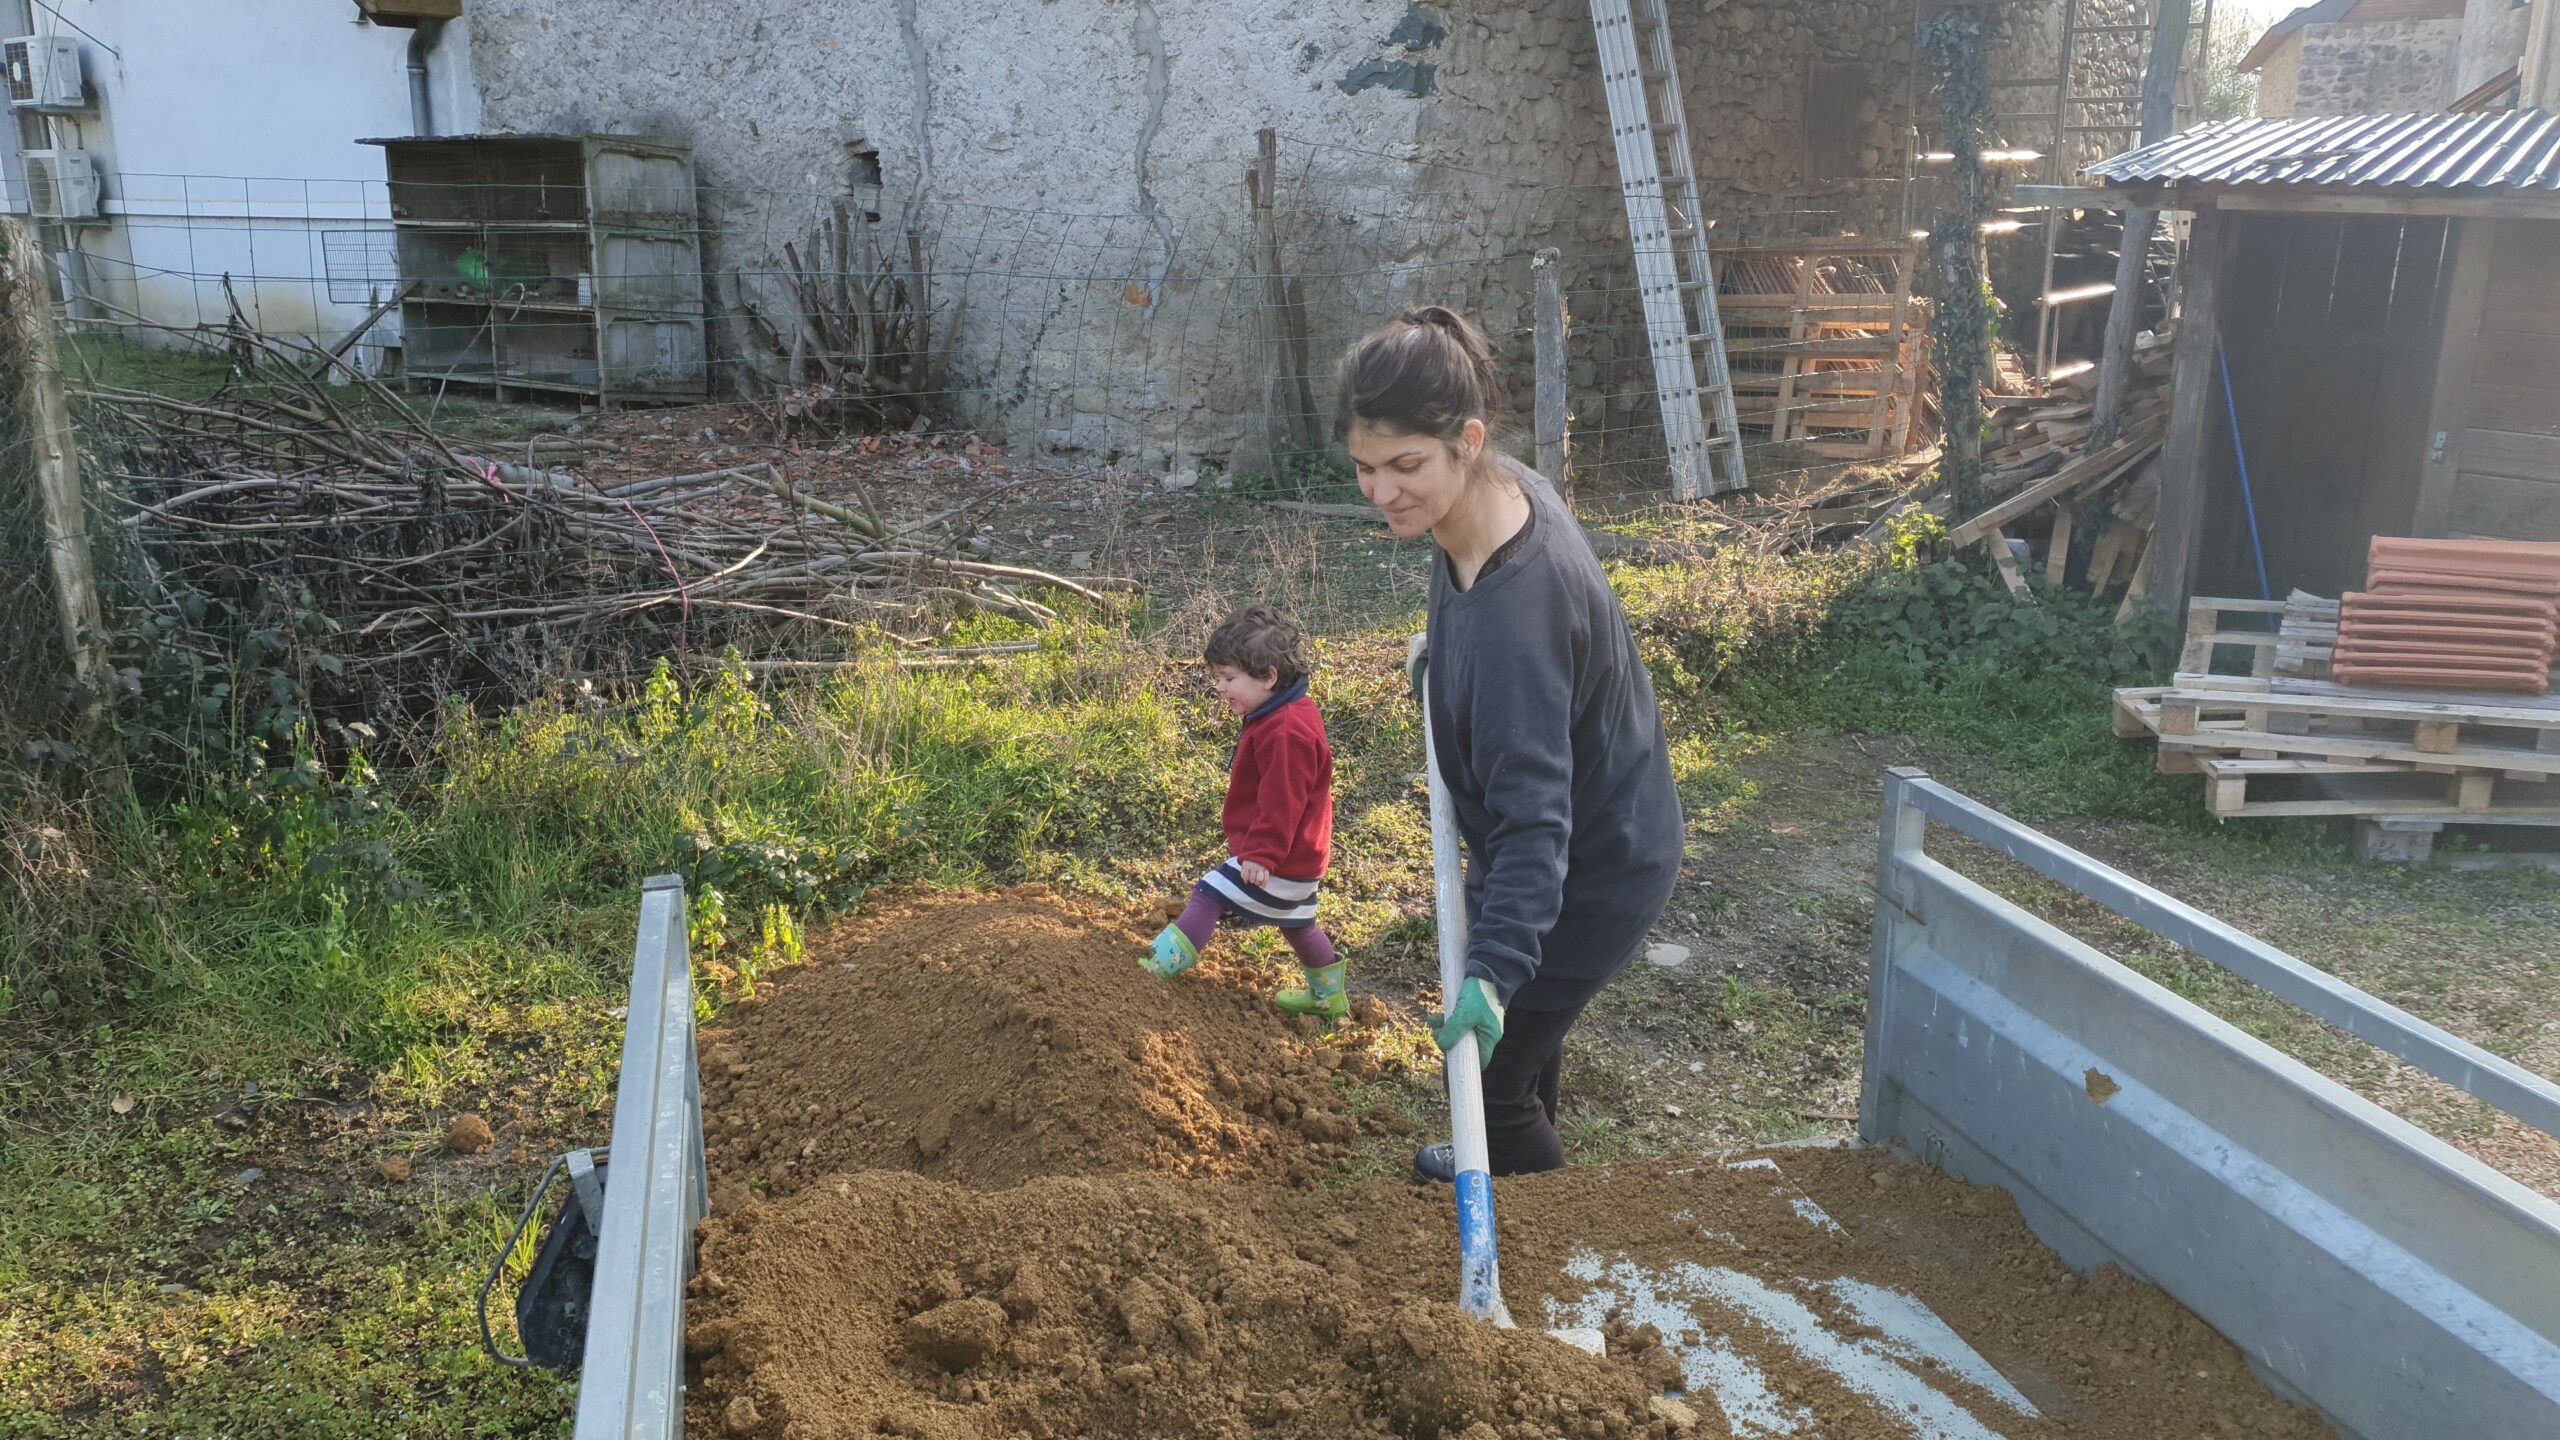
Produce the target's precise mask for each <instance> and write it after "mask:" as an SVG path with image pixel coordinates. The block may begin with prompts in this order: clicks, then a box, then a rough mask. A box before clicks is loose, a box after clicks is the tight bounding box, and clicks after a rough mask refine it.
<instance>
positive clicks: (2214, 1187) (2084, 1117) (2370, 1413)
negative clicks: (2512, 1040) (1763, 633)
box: [1858, 770, 2560, 1440]
mask: <svg viewBox="0 0 2560 1440" xmlns="http://www.w3.org/2000/svg"><path fill="white" fill-rule="evenodd" d="M1933 824H1935V825H1939V826H1943V827H1945V828H1946V829H1948V830H1951V831H1953V832H1955V833H1957V834H1959V835H1962V836H1964V837H1966V838H1968V839H1970V840H1973V841H1976V842H1978V843H1980V844H1982V845H1985V846H1988V847H1989V848H1991V849H1992V850H1995V851H1997V852H1999V853H2000V854H2002V855H2005V856H2007V857H2009V858H2010V859H2012V860H2015V861H2017V862H2019V863H2020V864H2023V865H2025V866H2027V867H2028V868H2029V869H2032V870H2034V871H2035V872H2037V873H2038V874H2040V875H2043V876H2044V877H2046V878H2047V879H2049V880H2053V881H2056V882H2058V883H2060V884H2062V885H2065V886H2067V887H2069V888H2070V889H2072V890H2073V891H2076V892H2077V893H2079V894H2081V895H2084V896H2086V897H2088V898H2089V899H2091V900H2093V901H2095V902H2097V903H2098V904H2100V905H2102V906H2105V907H2106V908H2107V909H2109V910H2112V911H2114V912H2115V913H2117V914H2118V915H2121V916H2124V917H2125V918H2127V919H2129V920H2132V921H2134V922H2135V923H2137V924H2139V925H2142V926H2143V927H2145V928H2146V929H2149V930H2150V931H2152V932H2153V933H2154V934H2157V935H2159V936H2161V937H2163V938H2164V939H2167V940H2170V941H2172V942H2173V943H2176V944H2178V945H2180V946H2183V947H2185V948H2186V949H2187V950H2189V951H2191V952H2193V953H2194V954H2195V955H2197V956H2199V957H2201V958H2203V959H2206V960H2209V961H2212V962H2213V963H2215V964H2217V965H2220V966H2222V967H2224V968H2225V969H2227V970H2229V971H2231V972H2232V973H2233V974H2236V975H2238V976H2240V977H2242V978H2243V979H2246V980H2248V981H2250V982H2251V983H2253V984H2256V985H2259V986H2261V987H2263V988H2264V989H2266V990H2268V991H2270V992H2271V993H2273V994H2276V995H2278V996H2281V997H2282V998H2284V999H2286V1000H2288V1001H2290V1002H2292V1003H2293V1004H2296V1005H2298V1006H2300V1007H2302V1008H2303V1009H2304V1010H2307V1011H2309V1012H2310V1013H2311V1014H2313V1015H2316V1016H2318V1017H2319V1018H2320V1019H2322V1020H2325V1021H2327V1022H2329V1023H2330V1024H2333V1025H2336V1026H2338V1027H2339V1028H2340V1029H2343V1030H2346V1031H2348V1032H2349V1033H2351V1034H2354V1035H2356V1036H2358V1037H2360V1038H2362V1039H2365V1040H2367V1041H2370V1042H2371V1043H2373V1044H2374V1045H2376V1046H2378V1047H2380V1048H2382V1049H2384V1050H2386V1051H2388V1052H2390V1053H2391V1054H2394V1055H2397V1056H2399V1057H2401V1058H2402V1059H2404V1060H2407V1061H2408V1062H2409V1063H2411V1064H2413V1065H2416V1066H2418V1067H2419V1068H2421V1069H2424V1070H2426V1071H2428V1072H2429V1073H2431V1074H2434V1075H2436V1076H2438V1077H2439V1078H2441V1079H2443V1080H2445V1081H2446V1082H2448V1083H2450V1084H2453V1085H2456V1086H2459V1087H2460V1088H2461V1089H2463V1090H2465V1091H2467V1092H2469V1093H2470V1094H2472V1095H2474V1096H2477V1097H2479V1098H2480V1099H2482V1100H2485V1101H2488V1102H2489V1103H2490V1104H2492V1105H2495V1106H2497V1107H2498V1108H2499V1109H2501V1110H2504V1111H2506V1112H2507V1113H2508V1114H2510V1115H2514V1116H2516V1117H2517V1118H2518V1119H2521V1120H2524V1121H2525V1122H2527V1123H2528V1124H2531V1125H2534V1126H2536V1127H2537V1128H2540V1129H2542V1130H2545V1131H2551V1132H2554V1133H2560V1087H2555V1086H2554V1085H2553V1084H2552V1083H2551V1082H2550V1081H2548V1080H2545V1079H2542V1078H2540V1077H2537V1076H2535V1075H2532V1074H2530V1073H2528V1072H2527V1071H2525V1070H2523V1069H2522V1068H2520V1067H2518V1066H2516V1065H2513V1064H2510V1063H2508V1062H2507V1061H2504V1060H2501V1059H2499V1058H2498V1057H2496V1056H2494V1055H2490V1054H2488V1053H2487V1052H2485V1051H2483V1050H2481V1049H2480V1048H2479V1047H2477V1046H2474V1045H2470V1044H2467V1043H2466V1042H2464V1041H2462V1040H2459V1039H2456V1038H2455V1037H2453V1036H2451V1035H2448V1034H2446V1033H2445V1032H2444V1031H2442V1030H2440V1029H2438V1028H2436V1027H2435V1026H2433V1025H2429V1024H2427V1023H2426V1022H2425V1021H2423V1020H2420V1019H2418V1018H2417V1017H2415V1016H2412V1015H2409V1014H2407V1013H2406V1012H2404V1011H2401V1010H2399V1009H2397V1008H2395V1007H2393V1006H2391V1005H2388V1004H2385V1003H2384V1002H2382V1001H2380V1000H2377V999H2375V998H2374V997H2372V996H2370V995H2367V994H2365V993H2364V992H2363V991H2360V990H2358V989H2356V988H2355V987H2353V986H2351V985H2348V984H2346V983H2345V982H2344V981H2341V980H2339V979H2337V978H2336V977H2335V976H2332V975H2329V974H2327V973H2325V972H2323V971H2320V970H2318V969H2316V968H2314V967H2313V966H2310V965H2307V964H2305V963H2303V962H2302V961H2300V960H2298V959H2296V958H2294V957H2293V956H2291V955H2287V954H2285V953H2284V952H2283V951H2281V950H2277V949H2276V948H2274V947H2273V946H2270V945H2267V944H2265V943H2264V942H2262V941H2259V940H2256V939H2253V938H2251V937H2250V936H2248V935H2245V934H2242V933H2241V932H2239V931H2237V930H2235V929H2233V928H2231V927H2230V926H2228V925H2225V924H2223V923H2222V922H2220V921H2218V920H2215V919H2214V918H2213V917H2211V916H2209V915H2206V914H2204V913H2202V912H2201V911H2198V910H2196V909H2194V908H2193V907H2191V906H2188V905H2185V904H2182V903H2180V902H2178V901H2176V900H2173V899H2171V898H2170V897H2168V896H2167V895H2164V894H2161V893H2160V892H2159V891H2157V890H2154V889H2152V888H2151V887H2150V886H2147V885H2144V884H2143V883H2141V882H2140V881H2138V880H2135V879H2133V878H2132V877H2130V876H2127V875H2125V874H2122V873H2121V872H2119V871H2116V870H2113V869H2111V868H2109V867H2108V866H2106V865H2103V864H2101V863H2099V862H2098V861H2096V860H2094V859H2091V858H2090V857H2089V856H2087V855H2084V854H2081V853H2080V852H2079V851H2076V850H2073V849H2071V848H2069V847H2068V846H2065V845H2062V844H2060V843H2058V842H2056V841H2054V840H2052V839H2050V838H2048V837H2046V836H2044V835H2041V834H2039V833H2037V832H2036V831H2034V830H2031V829H2028V828H2027V827H2025V826H2023V825H2020V824H2018V823H2017V822H2016V821H2014V820H2011V819H2009V818H2008V817H2007V816H2004V815H2001V814H1999V813H1998V812H1996V811H1993V810H1991V809H1989V808H1987V807H1985V806H1982V805H1980V804H1977V803H1976V802H1974V801H1972V800H1969V799H1967V798H1966V797H1964V796H1962V795H1959V794H1957V793H1956V792H1954V791H1952V790H1949V789H1947V788H1946V787H1945V786H1942V785H1939V784H1937V783H1935V782H1933V781H1931V780H1930V779H1929V778H1928V777H1927V776H1925V775H1922V774H1920V773H1919V772H1917V771H1912V770H1896V771H1893V772H1891V773H1890V774H1888V775H1887V777H1886V780H1885V811H1884V825H1883V830H1882V834H1881V836H1880V837H1879V842H1878V853H1877V857H1876V893H1877V901H1878V903H1877V907H1876V924H1875V955H1874V964H1873V969H1872V971H1871V976H1870V988H1869V992H1868V1016H1867V1042H1866V1072H1865V1081H1866V1085H1865V1093H1864V1094H1863V1096H1862V1097H1861V1099H1860V1103H1859V1107H1858V1110H1859V1133H1860V1136H1861V1137H1862V1138H1863V1139H1865V1140H1866V1141H1868V1142H1869V1143H1871V1144H1888V1143H1898V1144H1902V1145H1906V1146H1908V1147H1909V1148H1910V1149H1912V1150H1913V1151H1915V1152H1917V1153H1918V1154H1919V1155H1920V1156H1921V1157H1922V1158H1923V1159H1925V1160H1927V1161H1928V1162H1929V1163H1931V1164H1934V1165H1937V1166H1939V1167H1940V1168H1943V1169H1945V1170H1948V1171H1951V1172H1953V1173H1955V1174H1958V1175H1961V1176H1963V1177H1964V1178H1966V1179H1968V1180H1972V1181H1975V1182H1977V1183H1988V1184H1994V1185H1998V1186H1999V1187H2001V1188H2002V1189H2004V1190H2006V1191H2008V1192H2009V1193H2010V1194H2011V1195H2012V1196H2013V1197H2015V1198H2016V1200H2017V1202H2018V1206H2019V1209H2020V1210H2021V1211H2022V1212H2023V1213H2024V1214H2025V1216H2026V1218H2027V1221H2028V1223H2029V1224H2030V1225H2031V1226H2033V1227H2034V1229H2035V1231H2036V1233H2037V1234H2038V1235H2039V1236H2040V1237H2042V1238H2043V1240H2044V1241H2045V1243H2046V1244H2048V1245H2051V1246H2052V1247H2053V1248H2054V1249H2055V1251H2057V1252H2058V1253H2059V1254H2060V1255H2061V1256H2062V1257H2063V1259H2064V1260H2066V1261H2067V1262H2069V1263H2070V1264H2071V1265H2073V1266H2074V1267H2075V1268H2082V1269H2085V1268H2088V1267H2092V1266H2095V1265H2098V1264H2102V1263H2109V1262H2112V1263H2114V1264H2116V1265H2118V1266H2121V1267H2122V1268H2123V1269H2125V1270H2126V1271H2129V1272H2131V1273H2132V1274H2134V1275H2137V1276H2139V1277H2141V1278H2143V1279H2145V1280H2148V1281H2150V1282H2151V1283H2152V1284H2155V1285H2158V1286H2159V1287H2160V1288H2161V1289H2163V1290H2166V1291H2167V1292H2169V1294H2171V1295H2173V1296H2175V1297H2176V1298H2177V1299H2178V1301H2179V1302H2180V1303H2182V1304H2184V1305H2185V1306H2186V1307H2187V1308H2188V1309H2190V1310H2192V1311H2194V1312H2195V1313H2196V1314H2197V1315H2199V1316H2201V1317H2202V1318H2203V1319H2204V1320H2205V1321H2206V1322H2207V1323H2209V1324H2211V1325H2212V1326H2213V1327H2214V1328H2215V1329H2217V1330H2219V1331H2221V1332H2222V1333H2223V1334H2224V1335H2225V1336H2227V1337H2228V1338H2229V1339H2230V1340H2231V1341H2232V1342H2233V1343H2235V1344H2237V1345H2238V1346H2240V1348H2241V1349H2242V1351H2243V1352H2244V1353H2246V1354H2247V1355H2248V1357H2249V1359H2250V1361H2251V1363H2252V1364H2253V1365H2254V1366H2255V1367H2256V1368H2257V1370H2258V1371H2259V1373H2260V1375H2261V1376H2262V1377H2263V1378H2265V1379H2267V1380H2268V1381H2269V1382H2270V1383H2272V1384H2274V1385H2275V1386H2276V1387H2277V1388H2278V1389H2279V1390H2281V1391H2289V1392H2291V1393H2292V1394H2294V1395H2296V1396H2298V1397H2300V1398H2302V1399H2305V1400H2307V1401H2309V1402H2310V1403H2312V1404H2314V1405H2317V1406H2318V1407H2319V1408H2320V1409H2321V1411H2322V1412H2323V1413H2325V1414H2326V1415H2327V1416H2328V1417H2329V1418H2330V1420H2331V1422H2332V1423H2333V1424H2335V1425H2336V1426H2337V1427H2338V1428H2339V1430H2340V1431H2341V1432H2342V1433H2346V1434H2350V1435H2354V1436H2360V1437H2363V1440H2473V1437H2476V1440H2519V1437H2523V1436H2529V1435H2560V1206H2555V1205H2554V1204H2553V1203H2552V1202H2551V1201H2549V1200H2547V1199H2545V1198H2543V1197H2542V1196H2540V1195H2537V1194H2535V1193H2534V1192H2532V1191H2530V1190H2528V1189H2526V1188H2525V1187H2524V1186H2522V1185H2520V1184H2518V1183H2516V1182H2515V1181H2514V1180H2511V1179H2509V1178H2507V1177H2506V1176H2504V1175H2501V1174H2499V1173H2498V1172H2497V1171H2495V1170H2492V1169H2490V1168H2489V1167H2488V1166H2486V1165H2484V1164H2482V1163H2480V1162H2479V1161H2478V1160H2475V1159H2473V1158H2471V1157H2470V1156H2468V1155H2465V1154H2463V1153H2462V1152H2460V1151H2458V1150H2456V1149H2454V1148H2453V1147H2452V1146H2450V1145H2448V1144H2446V1143H2445V1142H2443V1141H2442V1140H2439V1139H2437V1138H2436V1137H2434V1136H2432V1135H2429V1134H2427V1133H2426V1132H2425V1131H2423V1130H2420V1129H2419V1128H2417V1127H2416V1126H2414V1125H2412V1124H2410V1123H2409V1122H2407V1121H2405V1120H2402V1119H2400V1118H2399V1117H2398V1116H2396V1115H2393V1114H2391V1113H2390V1112H2389V1111H2387V1110H2384V1109H2383V1108H2381V1107H2380V1106H2378V1105H2375V1104H2373V1103H2372V1102H2371V1101H2368V1100H2366V1099H2364V1098H2363V1097H2361V1096H2359V1095H2356V1094H2354V1093H2353V1092H2351V1091H2349V1090H2348V1089H2346V1087H2344V1086H2342V1085H2340V1084H2338V1083H2337V1082H2336V1081H2334V1080H2331V1079H2329V1078H2328V1077H2326V1076H2324V1075H2321V1074H2319V1073H2317V1072H2316V1071H2314V1070H2312V1069H2311V1068H2310V1067H2308V1066H2306V1065H2304V1064H2302V1063H2300V1062H2299V1061H2296V1060H2294V1059H2292V1058H2291V1057H2289V1056H2286V1055H2284V1054H2282V1053H2280V1052H2278V1051H2276V1050H2275V1049H2274V1048H2272V1047H2270V1046H2268V1045H2266V1044H2264V1043H2263V1042H2261V1041H2259V1040H2256V1039H2254V1038H2252V1037H2251V1036H2249V1035H2247V1034H2244V1033H2242V1032H2241V1031H2239V1030H2238V1029H2236V1028H2234V1027H2233V1026H2231V1025H2229V1024H2226V1023H2224V1022H2223V1021H2221V1020H2218V1019H2216V1018H2215V1017H2213V1016H2212V1015H2210V1014H2208V1013H2206V1012H2205V1011H2204V1010H2202V1009H2200V1008H2198V1007H2197V1006H2195V1005H2192V1004H2190V1003H2188V1002H2187V1001H2185V1000H2182V999H2180V998H2178V997H2177V996H2175V995H2173V994H2171V993H2169V992H2168V991H2167V990H2165V989H2163V988H2161V987H2160V986H2158V985H2155V984H2153V983H2152V982H2151V981H2149V980H2146V979H2144V978H2143V977H2141V976H2140V975H2137V974H2135V973H2134V972H2133V971H2132V970H2130V969H2127V968H2126V967H2125V966H2123V965H2121V964H2118V963H2117V962H2116V961H2114V960H2112V959H2110V958H2108V957H2107V956H2106V955H2104V954H2101V953H2100V952H2098V951H2097V950H2095V949H2093V948H2092V947H2090V946H2089V945H2087V944H2084V943H2083V942H2081V941H2080V940H2078V939H2076V938H2074V937H2072V936H2071V935H2069V934H2067V933H2065V932H2063V931H2061V930H2059V929H2057V928H2055V927H2054V926H2052V925H2049V924H2047V923H2045V922H2044V921H2043V920H2040V919H2038V918H2037V917H2035V916H2033V915H2031V914H2028V913H2027V912H2026V911H2024V910H2022V909H2020V908H2019V907H2018V906H2016V905H2013V904H2011V903H2009V902H2008V901H2007V900H2004V899H2002V898H2001V897H2000V896H1998V895H1996V894H1994V893H1992V892H1991V891H1990V890H1989V889H1987V888H1985V887H1984V886H1982V885H1980V884H1977V883H1975V882H1974V881H1972V880H1969V879H1967V878H1966V877H1964V876H1962V875H1959V874H1957V873H1956V872H1955V871H1954V870H1952V869H1950V868H1948V867H1947V866H1945V865H1943V864H1941V863H1939V862H1938V861H1937V860H1935V859H1932V858H1931V857H1930V856H1929V855H1928V854H1927V853H1926V851H1925V849H1924V842H1925V840H1926V838H1927V834H1928V831H1929V827H1930V826H1931V825H1933Z"/></svg>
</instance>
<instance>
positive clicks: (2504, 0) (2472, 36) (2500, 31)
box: [2453, 0, 2531, 99]
mask: <svg viewBox="0 0 2560 1440" xmlns="http://www.w3.org/2000/svg"><path fill="white" fill-rule="evenodd" d="M2530 13H2531V12H2530V11H2528V10H2527V9H2525V8H2524V7H2523V6H2520V5H2518V4H2516V3H2515V0H2466V3H2465V4H2464V5H2463V7H2462V38H2461V40H2460V42H2459V43H2458V45H2457V47H2456V49H2455V52H2454V61H2453V94H2454V97H2455V98H2456V99H2459V98H2461V97H2462V96H2464V95H2468V94H2470V93H2471V92H2472V91H2473V90H2476V89H2478V88H2479V87H2480V86H2482V85H2485V84H2487V83H2488V82H2489V81H2491V80H2493V79H2495V78H2496V77H2497V76H2498V75H2500V74H2502V73H2503V72H2505V71H2506V70H2507V69H2508V68H2509V67H2511V66H2513V65H2514V64H2515V63H2516V62H2517V61H2518V60H2519V59H2521V58H2522V57H2523V55H2524V22H2525V17H2526V16H2527V15H2528V14H2530Z"/></svg>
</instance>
